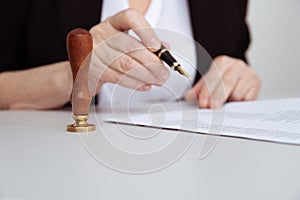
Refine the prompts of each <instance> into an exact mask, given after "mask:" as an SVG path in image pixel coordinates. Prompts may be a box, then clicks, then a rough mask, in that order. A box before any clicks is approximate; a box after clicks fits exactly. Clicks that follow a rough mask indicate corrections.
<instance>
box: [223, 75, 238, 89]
mask: <svg viewBox="0 0 300 200" xmlns="http://www.w3.org/2000/svg"><path fill="white" fill-rule="evenodd" d="M236 82H237V80H236V77H232V76H231V75H230V74H229V73H226V74H225V75H224V76H223V84H224V86H225V87H226V86H227V87H229V88H232V87H234V85H235V83H236Z"/></svg>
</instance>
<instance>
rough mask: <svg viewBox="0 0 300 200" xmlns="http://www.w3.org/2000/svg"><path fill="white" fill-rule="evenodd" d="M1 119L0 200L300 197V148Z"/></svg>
mask: <svg viewBox="0 0 300 200" xmlns="http://www.w3.org/2000/svg"><path fill="white" fill-rule="evenodd" d="M169 106H170V104H169ZM183 106H187V107H188V106H189V105H183ZM171 107H172V106H171ZM135 108H136V112H141V110H143V109H148V108H147V107H144V106H141V107H135ZM125 110H126V109H125ZM122 112H124V110H123V111H122V109H120V110H119V111H117V112H114V113H120V114H122ZM109 113H111V112H109V111H105V110H102V111H100V114H97V115H95V114H91V119H90V121H91V122H97V118H101V116H106V115H109ZM96 116H97V117H96ZM0 119H1V121H0V124H1V129H0V160H1V164H0V199H1V200H8V199H10V200H12V199H14V200H16V199H18V200H20V199H26V200H29V199H30V200H40V199H43V200H48V199H49V200H52V199H63V200H66V199H72V200H77V199H78V200H82V199H89V200H94V199H95V200H96V199H97V200H98V199H134V200H135V199H149V200H150V199H151V200H153V199H189V200H190V199H195V200H196V199H197V200H198V199H210V200H211V199H216V200H217V199H218V200H219V199H244V200H245V199H249V200H250V199H251V200H253V199H264V200H266V199H272V200H274V199H285V200H287V199H300V173H299V170H300V167H299V166H300V147H299V146H290V145H283V144H274V143H267V142H259V141H250V140H243V139H234V138H226V137H216V136H206V135H201V134H192V133H184V132H177V131H170V130H159V131H158V130H157V129H152V128H145V127H133V126H128V125H117V124H111V123H104V122H99V124H97V132H96V133H93V134H81V135H77V134H68V133H66V132H65V126H66V124H68V123H70V122H71V112H70V111H63V110H61V111H1V112H0ZM98 120H99V119H98ZM100 120H101V119H100ZM131 133H135V135H130V134H131ZM139 133H140V134H139ZM204 141H205V142H204ZM108 142H110V143H108ZM108 144H110V145H108ZM202 144H205V145H206V147H205V146H204V147H203V146H202V147H203V148H202V150H200V149H201V145H202ZM212 144H216V145H215V146H213V145H212ZM212 147H213V148H212ZM205 148H207V149H206V150H205ZM208 149H211V151H208ZM168 151H169V152H168ZM120 152H121V153H120ZM124 152H125V153H124ZM199 152H201V154H199ZM203 152H204V153H205V152H209V153H208V155H207V156H202V157H201V156H200V157H201V158H200V157H199V155H202V154H203Z"/></svg>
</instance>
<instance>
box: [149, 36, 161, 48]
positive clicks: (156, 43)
mask: <svg viewBox="0 0 300 200" xmlns="http://www.w3.org/2000/svg"><path fill="white" fill-rule="evenodd" d="M160 46H161V42H160V41H158V40H157V39H155V38H151V39H150V48H153V49H155V50H158V49H160Z"/></svg>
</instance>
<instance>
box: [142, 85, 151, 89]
mask: <svg viewBox="0 0 300 200" xmlns="http://www.w3.org/2000/svg"><path fill="white" fill-rule="evenodd" d="M150 88H151V85H149V84H146V85H144V86H143V90H150Z"/></svg>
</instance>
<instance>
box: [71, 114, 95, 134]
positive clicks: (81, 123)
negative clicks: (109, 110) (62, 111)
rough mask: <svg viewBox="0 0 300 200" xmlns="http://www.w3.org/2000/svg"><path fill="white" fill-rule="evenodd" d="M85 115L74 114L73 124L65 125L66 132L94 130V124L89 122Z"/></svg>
mask: <svg viewBox="0 0 300 200" xmlns="http://www.w3.org/2000/svg"><path fill="white" fill-rule="evenodd" d="M88 118H89V117H88V116H87V115H74V116H73V119H74V120H75V123H74V124H71V125H67V132H73V133H74V132H78V133H82V132H93V131H95V130H96V127H95V125H94V124H89V123H88V122H87V120H88Z"/></svg>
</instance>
